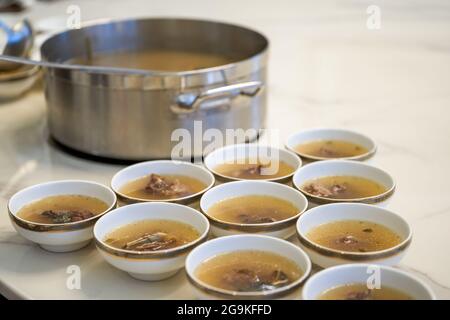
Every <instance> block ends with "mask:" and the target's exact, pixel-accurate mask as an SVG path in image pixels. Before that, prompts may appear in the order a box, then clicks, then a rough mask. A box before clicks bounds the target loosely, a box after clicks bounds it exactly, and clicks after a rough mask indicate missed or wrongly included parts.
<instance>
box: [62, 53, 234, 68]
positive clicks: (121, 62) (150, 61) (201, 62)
mask: <svg viewBox="0 0 450 320" xmlns="http://www.w3.org/2000/svg"><path fill="white" fill-rule="evenodd" d="M233 61H234V59H232V58H230V57H227V56H225V55H221V54H216V53H202V52H189V51H179V50H162V49H153V50H142V51H133V52H108V53H98V54H94V55H93V56H92V57H78V58H73V59H70V60H68V61H67V63H69V64H81V65H88V66H101V67H116V68H130V69H143V70H155V71H173V72H177V71H188V70H196V69H203V68H211V67H217V66H221V65H225V64H228V63H231V62H233Z"/></svg>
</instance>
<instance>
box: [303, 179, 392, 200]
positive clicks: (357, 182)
mask: <svg viewBox="0 0 450 320" xmlns="http://www.w3.org/2000/svg"><path fill="white" fill-rule="evenodd" d="M302 190H303V191H304V192H306V193H309V194H311V195H314V196H318V197H323V198H329V199H359V198H367V197H373V196H377V195H380V194H382V193H384V192H386V191H387V189H386V187H384V186H382V185H381V184H379V183H377V182H375V181H373V180H369V179H366V178H362V177H355V176H329V177H322V178H317V179H313V180H310V181H308V182H306V183H305V184H304V185H303V186H302Z"/></svg>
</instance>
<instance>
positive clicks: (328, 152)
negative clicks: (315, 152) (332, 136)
mask: <svg viewBox="0 0 450 320" xmlns="http://www.w3.org/2000/svg"><path fill="white" fill-rule="evenodd" d="M319 155H320V156H321V157H324V158H334V157H337V156H338V155H339V154H338V153H337V152H335V151H334V150H332V149H330V148H327V147H321V148H320V149H319Z"/></svg>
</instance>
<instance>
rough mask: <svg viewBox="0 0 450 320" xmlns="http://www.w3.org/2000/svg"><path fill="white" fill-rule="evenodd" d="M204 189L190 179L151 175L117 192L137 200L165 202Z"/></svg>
mask: <svg viewBox="0 0 450 320" xmlns="http://www.w3.org/2000/svg"><path fill="white" fill-rule="evenodd" d="M205 188H206V185H205V184H204V183H203V182H201V181H200V180H197V179H195V178H192V177H188V176H182V175H159V174H154V173H152V174H150V175H148V176H145V177H142V178H139V179H136V180H134V181H131V182H129V183H127V184H125V185H124V186H123V187H122V188H120V190H119V191H120V192H121V193H123V194H124V195H126V196H129V197H132V198H137V199H144V200H167V199H177V198H183V197H187V196H190V195H193V194H195V193H198V192H200V191H202V190H204V189H205Z"/></svg>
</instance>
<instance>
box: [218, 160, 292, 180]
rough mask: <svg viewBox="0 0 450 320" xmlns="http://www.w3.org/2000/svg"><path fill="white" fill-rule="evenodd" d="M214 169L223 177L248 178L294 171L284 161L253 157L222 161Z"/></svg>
mask: <svg viewBox="0 0 450 320" xmlns="http://www.w3.org/2000/svg"><path fill="white" fill-rule="evenodd" d="M214 170H215V171H216V172H217V173H219V174H221V175H223V176H225V177H231V178H237V179H248V180H252V179H274V178H281V177H284V176H288V175H290V174H292V173H293V172H294V168H293V167H292V166H290V165H288V164H287V163H285V162H284V161H279V162H277V163H273V162H270V161H258V160H255V159H245V161H240V160H239V161H238V160H236V162H235V163H223V164H220V165H217V166H216V167H215V168H214Z"/></svg>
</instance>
